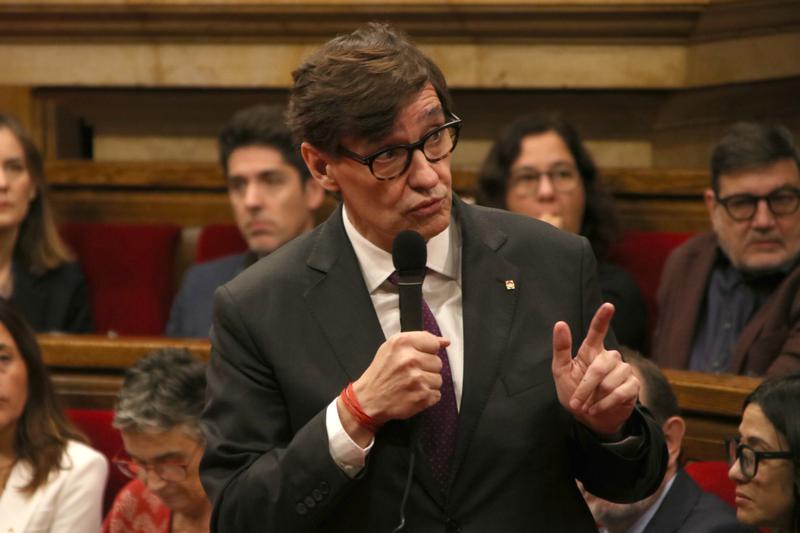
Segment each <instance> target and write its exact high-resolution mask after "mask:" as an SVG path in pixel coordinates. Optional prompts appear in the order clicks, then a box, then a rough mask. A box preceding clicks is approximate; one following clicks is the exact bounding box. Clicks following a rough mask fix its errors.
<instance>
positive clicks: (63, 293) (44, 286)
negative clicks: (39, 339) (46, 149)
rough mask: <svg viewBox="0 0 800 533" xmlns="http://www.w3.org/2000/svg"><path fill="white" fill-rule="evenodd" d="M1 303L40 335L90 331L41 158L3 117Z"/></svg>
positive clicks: (85, 305)
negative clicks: (7, 304) (11, 306)
mask: <svg viewBox="0 0 800 533" xmlns="http://www.w3.org/2000/svg"><path fill="white" fill-rule="evenodd" d="M0 298H2V299H4V300H11V302H12V303H13V304H14V305H15V306H16V307H17V309H19V311H20V312H21V313H22V315H23V316H24V317H25V318H26V319H27V320H28V323H30V325H31V326H32V327H33V329H34V330H36V331H65V332H72V333H83V332H89V331H92V318H91V313H90V311H89V301H88V297H87V292H86V284H85V282H84V279H83V274H82V273H81V270H80V267H79V266H78V264H77V263H75V262H73V261H72V255H71V254H70V252H69V250H68V249H67V247H66V245H65V244H64V242H63V241H62V240H61V237H60V236H59V234H58V230H57V229H56V226H55V223H54V222H53V215H52V210H51V207H50V203H49V202H48V198H47V183H46V182H45V177H44V165H43V163H42V157H41V155H40V154H39V151H38V150H37V149H36V145H34V143H33V141H32V140H31V138H30V137H29V136H28V134H27V133H26V132H25V131H24V130H23V129H22V126H20V124H19V122H17V121H16V120H15V119H14V118H12V117H10V116H8V115H3V114H0Z"/></svg>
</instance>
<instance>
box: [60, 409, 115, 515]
mask: <svg viewBox="0 0 800 533" xmlns="http://www.w3.org/2000/svg"><path fill="white" fill-rule="evenodd" d="M67 416H68V417H69V419H70V420H72V423H73V424H75V426H77V427H78V429H80V430H81V431H83V433H84V434H85V435H86V437H88V439H89V444H91V446H92V448H94V449H95V450H97V451H99V452H101V453H102V454H103V455H105V456H106V458H107V459H108V463H109V471H108V483H107V484H106V493H105V497H104V498H103V514H104V515H105V514H106V513H107V512H108V510H109V509H110V508H111V505H112V504H113V503H114V498H115V497H116V495H117V492H119V490H120V489H121V488H122V487H124V486H125V484H126V483H127V482H128V481H130V479H128V478H127V477H125V475H124V474H123V473H122V472H120V471H119V470H118V469H117V468H116V467H114V465H113V464H111V460H112V459H113V458H114V456H115V455H116V454H117V453H118V452H119V451H121V450H122V437H120V434H119V431H117V430H116V429H114V428H113V427H111V422H112V421H113V420H114V413H113V411H111V410H108V409H67Z"/></svg>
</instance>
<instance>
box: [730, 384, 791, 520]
mask: <svg viewBox="0 0 800 533" xmlns="http://www.w3.org/2000/svg"><path fill="white" fill-rule="evenodd" d="M727 448H728V462H729V463H730V464H731V468H730V470H729V471H728V476H729V477H730V478H731V480H733V481H734V483H736V517H737V518H738V519H739V521H740V522H743V523H745V524H748V525H752V526H758V527H768V528H771V530H772V532H773V533H779V532H780V533H798V532H800V374H792V375H789V376H783V377H779V378H772V379H769V380H767V381H764V382H762V383H761V384H760V385H759V386H758V387H757V388H756V390H754V391H753V392H752V393H751V394H750V395H749V396H748V397H747V398H746V399H745V402H744V412H743V414H742V422H741V424H739V436H738V437H736V438H734V439H729V440H728V442H727Z"/></svg>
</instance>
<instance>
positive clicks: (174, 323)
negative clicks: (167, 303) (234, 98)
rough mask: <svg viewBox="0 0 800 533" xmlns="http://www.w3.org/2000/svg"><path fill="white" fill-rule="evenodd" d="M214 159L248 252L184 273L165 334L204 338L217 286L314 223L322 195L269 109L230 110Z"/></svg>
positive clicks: (279, 120) (277, 117) (277, 115)
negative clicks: (230, 116) (232, 111)
mask: <svg viewBox="0 0 800 533" xmlns="http://www.w3.org/2000/svg"><path fill="white" fill-rule="evenodd" d="M219 162H220V165H221V167H222V170H223V172H224V173H225V180H226V182H227V184H228V199H229V200H230V202H231V208H232V209H233V215H234V218H235V219H236V225H237V226H238V227H239V231H240V232H241V234H242V237H243V238H244V239H245V241H247V248H248V251H247V252H245V253H241V254H232V255H227V256H225V257H221V258H219V259H214V260H211V261H206V262H203V263H199V264H196V265H194V266H192V267H191V268H190V269H189V270H188V271H187V272H186V275H185V276H184V278H183V281H182V283H181V288H180V290H179V291H178V294H177V295H176V296H175V301H174V302H173V303H172V309H171V310H170V314H169V321H168V322H167V331H166V333H167V335H169V336H170V337H207V336H208V330H209V329H210V327H211V315H212V302H213V298H214V291H215V290H217V287H219V286H220V285H222V284H224V283H227V282H228V281H230V280H232V279H233V278H234V277H235V276H236V275H237V274H238V273H239V272H241V271H242V270H244V269H245V268H247V267H248V266H250V265H252V264H253V263H254V262H255V261H256V260H257V259H258V258H259V257H263V256H265V255H267V254H269V253H271V252H273V251H274V250H276V249H277V248H278V247H279V246H281V245H282V244H284V243H285V242H287V241H289V240H291V239H294V238H295V237H297V236H298V235H300V234H301V233H303V232H306V231H308V230H310V229H311V228H313V227H314V211H315V210H316V209H317V208H318V207H319V206H320V205H321V204H322V200H323V197H324V193H323V191H322V189H321V188H320V187H319V185H318V184H317V183H316V182H315V181H314V180H312V179H309V178H310V175H309V173H308V168H306V166H305V163H303V160H302V158H301V157H300V154H299V153H298V150H297V147H296V146H295V144H294V142H293V141H292V134H291V132H290V131H289V130H288V129H287V127H286V125H285V123H284V118H283V116H282V114H281V113H280V111H279V110H277V109H275V108H271V107H268V106H264V105H258V106H254V107H250V108H247V109H243V110H241V111H239V112H238V113H236V114H235V115H234V116H233V117H232V118H231V120H230V121H229V122H228V124H226V125H225V127H224V128H223V130H222V132H221V133H220V135H219Z"/></svg>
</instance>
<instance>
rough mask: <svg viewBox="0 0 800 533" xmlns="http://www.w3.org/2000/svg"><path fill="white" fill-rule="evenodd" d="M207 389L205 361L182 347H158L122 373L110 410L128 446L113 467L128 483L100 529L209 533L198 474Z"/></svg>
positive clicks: (206, 505) (132, 532)
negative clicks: (180, 348)
mask: <svg viewBox="0 0 800 533" xmlns="http://www.w3.org/2000/svg"><path fill="white" fill-rule="evenodd" d="M205 387H206V377H205V363H203V362H202V361H199V360H197V359H195V358H194V357H192V356H191V355H190V354H189V352H187V351H185V350H176V349H168V348H164V349H160V350H156V351H155V352H153V353H152V354H151V355H150V356H148V357H145V358H142V359H139V360H138V361H137V362H136V364H135V365H133V367H131V368H130V369H128V371H127V372H126V373H125V380H124V381H123V383H122V388H121V389H120V391H119V396H118V398H117V403H116V408H115V413H114V427H115V428H117V429H118V430H119V431H120V432H121V433H122V441H123V443H124V446H125V451H124V453H121V454H120V455H119V456H118V457H117V458H115V460H114V464H115V465H116V467H117V468H119V469H120V470H121V471H122V473H124V474H125V475H127V476H129V477H131V478H132V481H131V482H130V483H128V484H127V485H126V486H125V487H124V488H123V489H122V490H121V491H120V492H119V494H118V495H117V498H116V500H115V501H114V505H113V507H112V508H111V511H110V512H109V514H108V515H107V516H106V519H105V521H104V523H103V531H104V532H105V533H160V532H164V533H170V532H177V531H191V532H194V533H203V532H205V531H208V528H209V519H210V516H211V504H210V503H209V501H208V498H207V497H206V494H205V492H204V491H203V487H202V486H201V485H200V476H199V473H198V472H199V470H198V469H199V465H200V459H201V458H202V456H203V450H204V449H205V437H204V434H203V427H202V423H201V421H200V413H201V412H202V410H203V406H204V405H205V399H204V398H205Z"/></svg>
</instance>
